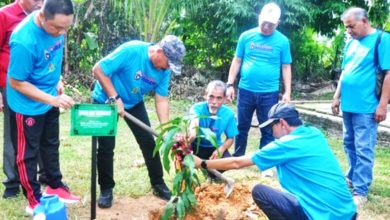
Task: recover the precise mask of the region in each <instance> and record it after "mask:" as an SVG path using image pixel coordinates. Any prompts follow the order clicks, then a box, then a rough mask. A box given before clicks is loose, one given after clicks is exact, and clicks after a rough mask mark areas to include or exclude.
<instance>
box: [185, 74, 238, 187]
mask: <svg viewBox="0 0 390 220" xmlns="http://www.w3.org/2000/svg"><path fill="white" fill-rule="evenodd" d="M204 98H205V100H206V101H204V102H199V103H196V104H195V105H193V106H192V107H191V110H190V113H191V115H194V116H196V118H194V119H193V120H192V121H191V125H190V132H189V140H190V142H193V143H192V146H193V151H194V154H195V155H197V156H199V157H200V158H202V159H216V158H220V157H222V158H225V157H230V156H231V155H230V153H229V151H228V149H229V148H230V146H232V144H233V142H234V138H235V137H236V135H237V134H238V130H237V122H236V118H235V117H234V112H233V111H232V110H231V109H230V108H229V107H228V106H226V105H224V103H225V101H226V84H225V83H224V82H222V81H220V80H214V81H211V82H210V83H209V84H208V85H207V88H206V92H205V96H204ZM196 127H198V128H209V129H210V130H211V131H212V132H213V133H214V134H215V136H216V139H217V145H218V148H215V146H213V144H211V143H210V142H209V141H208V140H206V139H205V138H201V139H200V141H199V143H198V140H197V138H196V137H197V136H198V135H197V132H196V130H197V129H196ZM199 132H200V135H202V131H201V130H200V131H199ZM223 134H224V135H225V136H226V139H225V140H224V141H222V135H223ZM208 176H209V177H210V179H211V180H215V178H216V177H215V176H214V175H213V174H211V173H208Z"/></svg>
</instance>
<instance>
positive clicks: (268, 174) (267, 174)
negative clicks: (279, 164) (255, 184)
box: [261, 169, 274, 178]
mask: <svg viewBox="0 0 390 220" xmlns="http://www.w3.org/2000/svg"><path fill="white" fill-rule="evenodd" d="M273 176H274V173H273V172H272V169H268V170H263V171H261V177H263V178H265V177H268V178H271V177H273Z"/></svg>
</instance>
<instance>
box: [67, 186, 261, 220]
mask: <svg viewBox="0 0 390 220" xmlns="http://www.w3.org/2000/svg"><path fill="white" fill-rule="evenodd" d="M224 186H225V184H217V183H202V185H201V186H200V187H198V188H196V190H195V196H196V199H197V201H198V205H197V207H196V209H195V210H193V211H192V212H191V213H189V214H188V215H187V216H186V218H185V220H199V219H202V220H222V219H223V220H240V219H259V218H260V217H262V216H265V215H264V214H263V213H262V212H261V210H260V209H259V208H258V207H257V206H256V204H255V203H254V202H253V199H252V195H251V189H252V186H251V185H248V184H243V183H236V184H235V185H234V189H233V192H232V193H231V195H230V196H229V198H226V196H225V194H224ZM166 204H167V203H166V202H165V201H163V200H161V199H159V198H157V197H155V196H153V195H146V196H142V197H139V198H129V197H115V198H114V204H113V206H112V207H111V208H109V209H100V208H98V207H97V208H96V219H102V220H128V219H132V220H136V219H138V220H141V219H142V220H144V219H151V220H157V219H160V216H161V215H162V214H163V213H164V209H165V206H166ZM81 206H83V207H80V206H75V207H68V208H70V209H71V210H72V211H73V212H81V213H79V214H81V215H80V216H82V217H81V219H87V218H89V216H90V210H89V206H88V205H87V204H84V205H81ZM77 210H78V211H77ZM68 217H69V218H70V219H72V216H68Z"/></svg>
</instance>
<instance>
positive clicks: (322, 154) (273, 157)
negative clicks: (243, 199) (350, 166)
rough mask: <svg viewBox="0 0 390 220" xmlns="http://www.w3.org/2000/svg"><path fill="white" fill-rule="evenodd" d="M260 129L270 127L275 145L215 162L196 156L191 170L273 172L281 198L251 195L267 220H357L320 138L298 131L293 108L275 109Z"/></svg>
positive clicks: (265, 192) (262, 189) (257, 191)
mask: <svg viewBox="0 0 390 220" xmlns="http://www.w3.org/2000/svg"><path fill="white" fill-rule="evenodd" d="M260 126H261V127H264V126H270V127H271V129H272V133H273V136H274V137H275V138H276V140H275V141H273V142H271V143H269V144H268V145H266V146H265V147H264V148H262V149H261V150H259V151H257V152H255V153H253V154H252V155H245V156H241V157H230V158H222V159H215V160H201V159H200V158H198V157H196V156H194V158H195V166H196V167H202V168H208V169H210V168H211V169H220V170H229V169H239V168H242V167H247V166H251V165H256V166H257V167H258V168H259V169H260V170H266V169H269V168H271V167H273V166H276V169H277V172H278V177H279V181H280V184H281V186H282V187H283V188H284V191H285V192H281V191H279V190H276V189H273V188H271V187H269V186H266V185H263V184H258V185H256V186H255V187H254V188H253V190H252V197H253V199H254V200H255V202H256V204H257V205H258V206H259V207H260V208H261V209H262V210H263V212H264V213H265V214H266V215H267V217H268V218H269V219H289V220H295V219H302V220H304V219H328V220H338V219H339V220H344V219H355V218H356V206H355V204H354V203H353V200H352V195H351V193H350V192H349V191H348V187H347V184H346V182H345V180H344V175H343V173H342V171H341V168H340V166H339V164H338V162H337V160H336V158H335V156H334V154H333V153H332V151H331V150H330V148H329V146H328V143H327V142H326V139H325V138H324V135H323V134H322V133H321V132H320V131H319V130H318V129H316V128H314V127H310V126H304V125H302V121H301V119H300V118H299V114H298V111H297V110H296V109H295V107H294V106H293V105H291V104H287V103H278V104H276V105H274V106H273V107H272V108H271V109H270V111H269V113H268V120H267V121H265V122H264V123H263V124H261V125H260Z"/></svg>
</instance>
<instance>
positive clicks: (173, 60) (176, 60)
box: [159, 35, 186, 75]
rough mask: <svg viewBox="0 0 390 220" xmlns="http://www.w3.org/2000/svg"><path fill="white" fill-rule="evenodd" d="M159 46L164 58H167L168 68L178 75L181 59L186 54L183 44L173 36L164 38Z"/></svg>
mask: <svg viewBox="0 0 390 220" xmlns="http://www.w3.org/2000/svg"><path fill="white" fill-rule="evenodd" d="M159 46H160V47H161V48H162V49H163V51H164V54H165V56H167V58H168V63H169V68H170V69H171V70H172V71H173V72H174V73H175V74H176V75H180V73H181V67H182V64H181V63H182V61H183V57H184V55H185V54H186V48H185V47H184V44H183V42H182V41H181V40H180V39H179V38H178V37H176V36H174V35H167V36H165V37H164V38H163V39H162V40H161V41H160V42H159Z"/></svg>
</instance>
